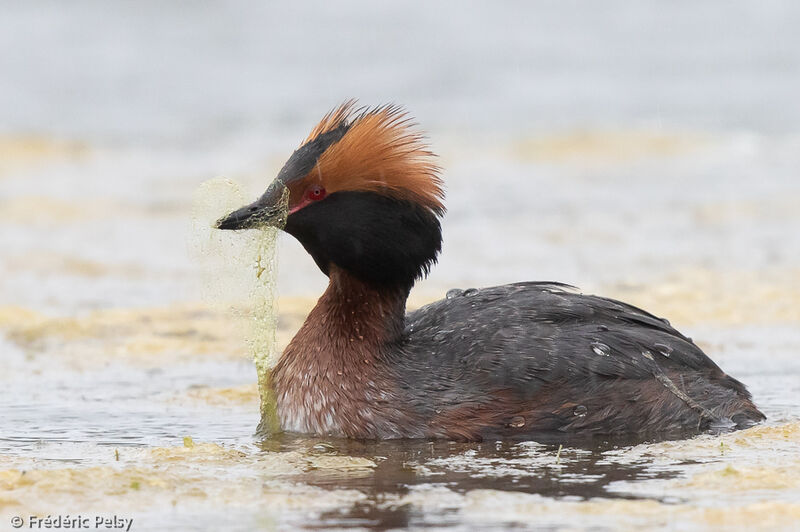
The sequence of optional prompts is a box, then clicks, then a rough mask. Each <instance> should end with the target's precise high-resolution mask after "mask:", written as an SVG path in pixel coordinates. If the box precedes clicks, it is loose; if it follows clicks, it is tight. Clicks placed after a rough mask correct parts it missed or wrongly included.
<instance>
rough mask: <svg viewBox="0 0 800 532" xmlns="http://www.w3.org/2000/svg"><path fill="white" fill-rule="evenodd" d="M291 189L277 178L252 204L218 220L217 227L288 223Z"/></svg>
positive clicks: (280, 225) (229, 227) (240, 227)
mask: <svg viewBox="0 0 800 532" xmlns="http://www.w3.org/2000/svg"><path fill="white" fill-rule="evenodd" d="M288 204H289V189H287V188H286V186H285V185H284V184H283V183H282V182H280V181H278V180H276V181H275V182H273V183H272V184H271V185H270V186H269V188H268V189H267V191H266V192H264V195H263V196H261V197H260V198H258V199H257V200H256V201H254V202H253V203H251V204H250V205H245V206H244V207H242V208H241V209H237V210H235V211H233V212H232V213H230V214H229V215H227V216H225V217H224V218H220V219H219V220H217V223H216V228H217V229H253V228H257V227H277V228H279V229H281V228H283V226H284V225H286V216H287V213H288Z"/></svg>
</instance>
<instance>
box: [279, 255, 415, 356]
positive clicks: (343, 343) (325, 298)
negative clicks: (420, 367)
mask: <svg viewBox="0 0 800 532" xmlns="http://www.w3.org/2000/svg"><path fill="white" fill-rule="evenodd" d="M329 279H330V280H329V283H328V288H327V289H326V290H325V293H323V294H322V296H321V297H320V298H319V300H318V301H317V305H316V306H315V307H314V308H313V309H312V310H311V312H310V313H309V315H308V317H307V318H306V321H305V323H304V324H303V326H302V327H301V328H300V330H299V331H298V333H297V335H296V336H295V338H294V339H293V340H292V342H291V343H290V344H289V347H288V348H287V350H286V353H285V355H286V356H290V357H298V358H300V357H304V356H313V357H319V356H320V355H322V356H325V355H327V356H328V357H332V358H336V359H338V360H339V361H341V363H342V364H345V365H346V364H347V363H348V358H353V357H355V358H356V359H358V361H359V362H362V363H363V362H364V361H365V360H364V359H376V358H378V357H379V356H380V354H381V352H382V349H381V348H382V346H384V345H386V344H388V343H391V342H393V341H395V340H398V339H399V338H400V337H401V336H402V334H403V330H404V328H405V307H406V299H407V298H408V293H409V290H408V289H407V288H405V287H397V286H389V285H387V286H382V285H375V284H372V283H368V282H365V281H362V280H360V279H358V278H357V277H355V276H354V275H352V274H350V273H348V272H347V271H345V270H343V269H341V268H339V267H337V266H335V265H331V266H330V270H329ZM287 362H288V361H287ZM337 365H338V364H337Z"/></svg>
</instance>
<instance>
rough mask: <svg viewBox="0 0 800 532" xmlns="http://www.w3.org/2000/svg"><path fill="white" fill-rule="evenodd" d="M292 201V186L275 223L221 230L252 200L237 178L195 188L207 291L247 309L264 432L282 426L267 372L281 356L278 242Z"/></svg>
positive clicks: (197, 229)
mask: <svg viewBox="0 0 800 532" xmlns="http://www.w3.org/2000/svg"><path fill="white" fill-rule="evenodd" d="M288 202H289V195H288V190H286V189H284V194H283V197H282V199H281V203H282V208H283V215H282V216H281V217H280V218H281V219H280V220H278V221H277V222H276V223H275V226H270V227H261V228H258V229H253V230H249V231H219V230H216V229H214V222H215V221H216V220H218V219H219V218H221V217H223V216H225V215H226V214H228V213H229V212H231V211H233V210H235V209H237V208H239V207H241V206H242V205H244V204H245V203H248V201H246V200H245V198H244V197H243V194H242V192H241V189H240V187H239V186H238V185H237V184H236V183H235V182H233V181H231V180H229V179H224V178H219V179H212V180H210V181H206V182H205V183H203V184H202V185H201V186H200V188H199V189H198V190H197V192H196V193H195V197H194V208H193V216H192V218H193V221H194V235H195V238H197V239H198V240H197V244H198V245H197V250H198V252H199V253H198V255H199V257H200V258H201V259H203V260H205V261H206V262H207V263H208V265H209V268H207V272H208V273H209V275H208V277H207V278H206V280H205V282H204V287H203V295H204V297H205V298H206V299H210V300H212V301H215V302H218V303H221V304H226V305H229V306H230V308H231V309H234V310H235V309H246V310H245V311H244V312H247V313H248V314H249V320H248V322H249V330H248V331H246V333H245V338H246V342H247V344H248V347H249V349H250V352H251V354H252V356H253V360H254V362H255V365H256V371H257V374H258V383H259V393H260V396H261V423H260V424H259V428H258V430H259V432H260V433H265V434H271V433H274V432H277V431H279V429H280V426H279V424H278V420H277V413H276V410H275V398H274V394H273V392H272V389H271V388H270V386H269V380H270V379H269V372H270V370H271V368H272V367H273V366H274V365H275V363H276V362H277V349H276V343H277V342H276V330H277V307H276V300H275V276H276V273H277V260H276V244H277V238H278V231H279V229H280V228H281V227H282V226H283V225H284V224H285V223H286V216H287V215H288ZM239 311H241V310H239Z"/></svg>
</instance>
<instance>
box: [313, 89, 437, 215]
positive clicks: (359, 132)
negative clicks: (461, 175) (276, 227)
mask: <svg viewBox="0 0 800 532" xmlns="http://www.w3.org/2000/svg"><path fill="white" fill-rule="evenodd" d="M355 105H356V103H355V101H354V100H350V101H348V102H345V103H344V104H342V105H341V106H339V107H338V108H336V109H334V110H332V111H331V112H329V113H328V114H327V115H325V117H324V118H323V119H322V120H321V121H320V123H319V124H317V125H316V126H315V127H314V129H313V130H312V131H311V134H310V135H309V137H308V138H307V139H306V142H308V141H310V140H313V139H314V138H316V137H317V136H319V135H321V134H323V133H326V132H328V131H332V130H333V129H336V128H337V127H339V126H340V125H342V124H348V123H349V124H350V126H349V129H348V130H347V133H345V135H344V136H343V137H342V139H341V140H339V141H338V142H336V143H335V144H333V145H332V146H330V147H329V148H328V149H327V150H325V152H324V153H323V154H322V155H321V156H320V157H319V159H318V161H317V164H316V166H315V167H314V168H313V169H312V170H311V172H309V174H308V175H307V177H306V178H304V179H303V182H304V185H303V186H305V185H307V184H310V183H312V182H315V183H319V182H321V183H322V185H323V186H324V187H325V189H326V190H327V191H328V193H333V192H338V191H344V190H357V191H373V192H379V193H384V194H386V195H389V196H393V197H397V198H399V199H406V200H411V201H415V202H417V203H420V204H422V205H425V206H426V207H428V208H429V209H431V210H432V211H434V212H435V213H437V214H439V215H441V214H443V213H444V211H445V208H444V204H443V200H444V190H443V182H442V179H441V177H440V175H439V172H440V168H439V166H437V165H436V163H435V158H436V155H435V154H434V153H433V152H431V151H430V149H429V148H428V145H427V144H426V142H425V137H424V136H423V134H422V133H420V132H418V131H415V130H414V126H415V125H416V124H415V123H413V122H412V118H411V117H410V116H409V115H408V113H407V112H406V111H405V110H404V109H403V108H401V107H399V106H396V105H384V106H380V107H376V108H373V109H368V108H363V107H362V108H356V106H355Z"/></svg>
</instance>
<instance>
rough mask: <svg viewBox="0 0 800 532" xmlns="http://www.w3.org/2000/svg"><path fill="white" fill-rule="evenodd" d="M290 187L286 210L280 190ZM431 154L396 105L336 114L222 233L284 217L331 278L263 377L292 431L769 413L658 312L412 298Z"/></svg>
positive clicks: (658, 424)
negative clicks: (420, 303) (417, 301)
mask: <svg viewBox="0 0 800 532" xmlns="http://www.w3.org/2000/svg"><path fill="white" fill-rule="evenodd" d="M287 189H288V193H289V214H288V217H286V216H285V211H283V205H281V198H282V197H283V195H284V191H285V190H287ZM443 199H444V192H443V190H442V181H441V178H440V177H439V168H438V166H437V165H436V163H435V162H434V155H433V153H431V151H430V150H429V149H428V147H427V145H426V144H425V143H424V141H423V137H422V136H421V135H420V134H419V133H418V132H416V131H415V130H414V129H413V124H411V123H410V118H409V117H408V115H407V114H406V113H405V112H404V111H403V110H402V109H401V108H399V107H397V106H383V107H377V108H373V109H363V108H362V109H356V108H355V106H354V104H353V102H348V103H346V104H344V105H342V106H341V107H339V108H338V109H335V110H334V111H331V112H330V113H328V115H326V116H325V117H324V118H323V119H322V121H321V122H320V123H319V124H318V125H317V126H316V127H315V128H314V129H313V131H312V132H311V134H310V135H309V137H308V138H307V139H306V141H305V142H304V143H303V144H302V146H301V147H300V148H299V149H298V150H297V151H295V152H294V153H293V154H292V156H291V157H290V158H289V160H288V161H287V162H286V164H285V165H284V167H283V168H282V169H281V171H280V172H279V173H278V176H277V178H276V179H275V180H274V182H273V183H272V184H271V185H270V186H269V188H268V189H267V191H266V192H265V193H264V195H263V196H262V197H261V198H260V199H258V200H257V201H255V202H254V203H252V204H251V205H248V206H245V207H242V208H241V209H239V210H237V211H235V212H233V213H231V214H230V215H228V216H226V217H225V218H223V219H221V220H219V221H218V222H217V227H218V228H220V229H247V228H254V227H259V226H262V225H281V224H282V223H283V221H284V220H285V226H284V227H283V230H284V231H286V232H287V233H289V234H291V235H292V236H294V237H295V238H297V240H299V241H300V243H301V244H302V245H303V247H304V248H305V249H306V250H307V251H308V253H309V254H310V255H311V257H312V258H313V259H314V261H315V262H316V264H317V266H319V268H320V269H321V270H322V272H323V273H325V274H326V275H327V276H328V277H329V284H328V288H327V290H326V291H325V293H324V294H323V295H322V297H321V298H320V299H319V301H318V302H317V305H316V306H315V307H314V309H313V310H312V311H311V313H310V314H309V315H308V318H307V319H306V321H305V323H304V324H303V326H302V327H301V328H300V330H299V332H298V333H297V335H296V336H295V337H294V339H293V340H292V341H291V342H290V343H289V345H288V347H287V348H286V350H285V351H284V352H283V355H282V356H281V358H280V361H279V362H278V364H277V366H276V367H275V368H274V370H273V371H272V373H271V381H272V386H273V388H274V392H275V397H276V398H277V413H278V418H279V420H280V424H281V427H282V428H283V430H286V431H293V432H301V433H313V434H320V435H334V436H347V437H351V438H451V439H459V440H481V439H483V438H487V437H492V438H511V437H515V438H525V437H534V436H535V435H536V434H539V433H543V432H552V431H555V432H559V433H571V434H581V435H591V434H604V435H605V434H645V433H647V434H658V433H669V432H675V431H682V432H683V431H686V430H692V431H696V430H703V429H706V428H708V427H710V426H714V425H721V426H724V425H727V426H729V427H743V426H747V425H749V424H752V423H755V422H758V421H761V420H763V419H764V415H763V414H762V413H761V412H760V411H759V410H758V409H757V408H756V406H755V405H754V404H753V402H752V401H751V397H750V394H749V393H748V392H747V390H746V388H745V387H744V385H742V383H740V382H739V381H737V380H736V379H734V378H732V377H730V376H728V375H727V374H725V373H724V372H723V371H722V370H721V369H720V368H719V367H718V366H717V365H716V364H715V363H714V362H713V361H712V360H711V359H710V358H708V356H706V355H705V354H704V353H703V352H702V351H701V350H700V348H698V347H697V346H696V345H695V344H694V343H693V342H692V341H691V340H690V339H689V338H687V337H685V336H683V335H682V334H681V333H679V332H678V331H676V330H675V329H673V328H672V327H671V326H670V324H669V323H668V322H667V321H666V320H662V319H659V318H657V317H655V316H653V315H652V314H649V313H647V312H645V311H643V310H640V309H638V308H636V307H633V306H631V305H627V304H625V303H621V302H619V301H615V300H612V299H606V298H602V297H597V296H589V295H581V294H579V293H576V291H574V290H573V289H572V288H571V287H569V286H567V285H563V284H559V283H541V282H526V283H516V284H510V285H504V286H496V287H492V288H482V289H479V290H475V289H469V290H464V291H461V290H451V291H450V292H448V294H447V297H446V298H445V299H443V300H441V301H437V302H435V303H432V304H430V305H427V306H425V307H422V308H420V309H419V310H416V311H414V312H411V313H409V314H406V313H405V306H406V299H407V297H408V294H409V291H410V290H411V287H412V286H413V284H414V282H415V281H416V280H417V279H419V278H421V277H422V276H424V275H426V274H427V273H428V271H429V269H430V267H431V266H432V265H433V264H434V263H435V262H436V258H437V255H438V253H439V251H440V248H441V241H442V235H441V227H440V223H439V220H440V218H441V217H442V216H443V215H444V213H445V208H444V205H443V203H442V202H443Z"/></svg>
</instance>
